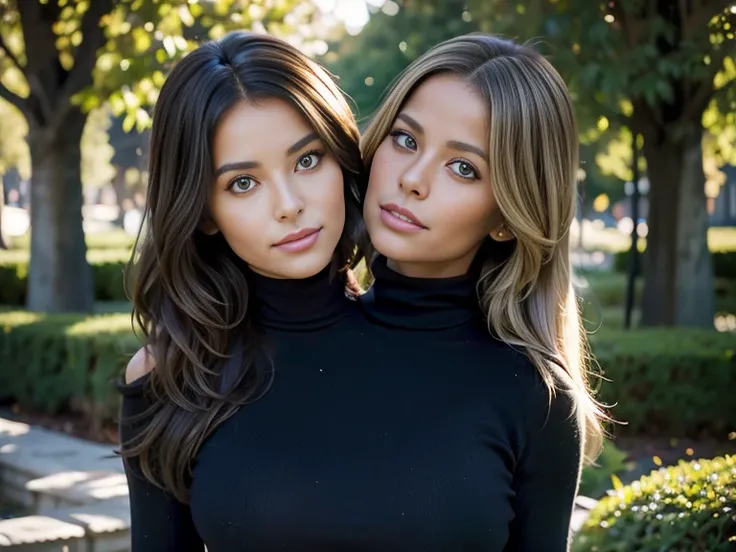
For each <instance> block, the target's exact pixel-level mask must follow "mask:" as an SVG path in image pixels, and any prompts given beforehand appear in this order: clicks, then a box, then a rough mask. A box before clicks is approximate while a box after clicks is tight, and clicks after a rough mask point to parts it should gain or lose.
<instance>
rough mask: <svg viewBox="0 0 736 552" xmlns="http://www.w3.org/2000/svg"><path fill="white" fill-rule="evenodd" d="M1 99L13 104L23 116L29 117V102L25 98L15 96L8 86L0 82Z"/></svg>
mask: <svg viewBox="0 0 736 552" xmlns="http://www.w3.org/2000/svg"><path fill="white" fill-rule="evenodd" d="M0 98H2V99H4V100H5V101H7V102H9V103H11V104H13V105H14V106H15V107H17V108H18V109H19V110H20V112H21V113H23V115H26V116H27V115H28V111H27V109H28V105H27V101H26V100H25V99H24V98H21V97H20V96H18V94H15V93H13V92H11V91H10V90H8V89H7V88H6V86H5V85H4V84H3V83H1V82H0Z"/></svg>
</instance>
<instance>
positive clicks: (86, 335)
mask: <svg viewBox="0 0 736 552" xmlns="http://www.w3.org/2000/svg"><path fill="white" fill-rule="evenodd" d="M735 27H736V3H734V2H733V1H726V0H702V1H699V2H684V1H675V0H671V1H666V0H665V1H662V0H659V1H651V2H644V1H641V0H609V1H597V0H526V1H521V0H519V1H513V0H311V1H309V0H301V1H297V0H170V1H164V0H124V1H113V0H94V1H90V0H0V176H1V177H2V178H1V179H0V228H1V232H0V409H2V410H1V411H0V416H2V418H3V419H7V420H14V421H16V422H21V423H27V424H31V425H32V426H33V427H38V426H42V427H47V428H51V429H53V430H55V431H58V432H62V433H66V434H69V435H72V436H74V437H77V438H80V439H83V440H86V441H93V442H96V443H104V444H106V445H112V444H115V443H117V433H116V429H115V416H116V412H117V405H118V403H117V400H118V399H117V396H116V394H115V391H114V389H113V387H112V385H111V381H113V380H114V379H115V378H116V377H118V376H119V374H120V372H121V369H122V368H123V367H124V365H125V364H126V362H127V358H128V357H129V355H130V353H131V352H132V351H134V350H135V349H136V348H137V347H138V340H137V338H136V337H135V335H134V334H133V332H132V330H131V324H130V305H129V303H128V301H127V299H126V295H125V291H124V285H123V284H124V282H123V276H124V268H125V264H126V262H127V261H128V259H129V258H130V255H131V250H132V247H133V242H134V239H135V234H136V233H137V231H138V228H139V227H140V225H141V216H142V210H143V208H144V205H145V193H146V184H147V173H146V163H147V143H148V136H149V135H148V132H149V127H150V116H151V112H152V111H151V109H152V106H153V105H154V104H155V101H156V98H157V94H158V91H159V89H160V87H161V84H162V83H163V82H164V80H165V78H166V74H167V72H168V70H169V69H170V67H171V65H172V64H173V63H175V62H176V60H178V59H180V58H181V57H182V56H184V55H186V53H187V52H188V51H191V49H192V48H194V47H196V45H197V44H198V43H200V42H201V41H203V40H206V39H208V38H219V37H221V36H223V35H224V34H225V33H227V32H228V31H230V30H236V29H251V30H255V31H258V32H269V33H273V34H275V35H277V36H279V37H282V38H285V39H287V40H289V41H290V42H292V43H294V44H296V45H297V46H299V47H300V48H301V49H303V50H304V51H305V52H307V53H308V54H309V55H310V56H312V57H313V58H314V59H316V60H317V61H319V62H321V63H323V64H324V65H325V66H327V67H328V68H329V70H330V71H331V72H332V73H334V74H335V76H336V78H337V79H338V82H339V84H340V86H341V87H342V88H343V90H344V91H345V92H346V93H347V94H348V95H349V96H350V98H351V101H352V104H353V106H354V109H355V113H356V116H357V117H358V119H359V121H360V122H361V125H362V124H364V123H365V121H366V120H367V118H368V117H369V116H370V114H371V113H372V111H373V110H374V109H375V107H376V106H377V105H378V103H379V102H380V101H381V98H382V96H383V93H384V91H385V89H386V87H387V86H388V85H389V83H390V82H391V80H392V79H393V78H394V77H395V76H396V75H397V73H399V72H400V71H401V70H402V69H403V68H404V67H405V66H406V65H407V64H408V63H409V62H410V61H411V60H413V59H414V58H416V57H417V56H418V55H419V54H421V53H422V52H424V51H426V50H427V49H428V48H429V47H431V46H432V45H434V44H436V43H437V42H439V41H441V40H444V39H446V38H450V37H452V36H456V35H458V34H463V33H468V32H474V31H484V32H492V33H496V34H500V35H503V36H506V37H509V38H513V39H516V40H519V41H523V42H525V41H530V42H532V43H533V44H535V47H536V48H537V49H539V50H540V51H542V52H543V53H544V54H545V55H546V56H547V57H548V58H549V59H550V61H551V62H552V63H553V64H554V65H555V66H556V67H557V68H558V70H559V71H560V72H561V74H562V75H563V77H564V78H565V80H566V82H567V83H568V85H569V88H570V92H571V94H572V96H573V99H574V102H575V108H576V113H577V118H578V123H579V131H580V141H581V149H580V152H581V166H580V170H579V172H578V186H579V205H578V207H579V209H578V217H577V219H576V221H575V222H574V224H573V228H572V237H573V243H574V262H575V265H576V272H577V278H578V281H577V283H578V292H579V296H580V304H581V308H582V309H583V312H584V315H585V321H586V322H585V323H586V329H587V330H588V331H589V332H590V340H591V349H592V353H593V354H594V355H595V358H596V361H597V364H596V365H597V366H598V367H599V368H600V370H598V372H599V375H598V376H596V377H595V378H594V384H595V386H596V387H597V388H598V390H599V391H598V393H599V394H598V398H599V399H600V400H601V401H603V402H604V403H606V404H609V405H615V406H613V408H611V414H612V416H613V417H614V418H615V419H616V420H617V423H616V424H613V425H612V426H611V427H610V428H609V431H610V433H611V435H610V438H609V439H608V441H607V444H606V448H605V450H604V453H603V455H602V456H601V458H600V459H599V461H598V465H597V466H594V467H590V468H586V470H585V472H584V474H583V479H582V485H581V495H583V496H586V497H590V498H592V499H594V500H595V501H598V500H599V499H602V500H600V501H599V502H598V503H597V506H596V507H595V508H594V509H593V512H592V514H590V515H589V516H588V517H587V519H588V521H587V522H586V525H585V526H584V527H583V529H582V532H581V533H579V534H578V537H577V540H576V547H577V548H578V549H579V550H600V551H604V550H611V551H613V550H649V549H650V548H647V546H652V548H651V550H663V549H666V550H731V549H732V548H728V547H729V546H734V548H733V549H736V540H729V539H730V538H731V537H734V538H736V537H735V536H736V519H735V518H734V511H735V510H734V509H736V488H735V487H736V483H734V481H735V480H736V475H735V473H736V460H734V458H733V457H731V456H728V455H729V453H734V452H736V84H735V83H736V39H735V37H734V33H735V32H736V31H735ZM448 101H452V99H451V98H448ZM0 438H2V430H0ZM3 451H4V449H3V447H2V446H0V466H2V462H3ZM668 467H669V468H668ZM660 469H661V471H657V472H654V473H653V474H652V475H651V476H648V475H647V474H649V473H650V472H652V470H660ZM667 469H669V470H670V471H667ZM642 476H645V477H644V478H643V479H641V480H640V479H639V478H641V477H642ZM632 483H633V484H632ZM592 504H595V503H589V505H590V507H592ZM588 509H590V508H588ZM23 513H28V511H27V508H26V509H25V510H24V509H23V508H19V507H18V506H17V505H13V504H12V501H10V500H8V499H7V497H5V498H4V497H3V494H2V489H1V488H0V515H2V516H5V517H17V516H19V515H21V514H23ZM1 523H3V522H2V521H0V524H1ZM647 535H648V536H647ZM652 535H655V537H652ZM657 539H659V540H657ZM643 543H644V544H643ZM646 543H649V544H646ZM652 543H653V544H652ZM663 543H664V544H663ZM666 543H670V545H667V546H669V547H665V548H661V546H665V545H666ZM675 543H680V544H675ZM682 543H684V544H682ZM655 546H659V548H656V547H655ZM677 546H681V548H677Z"/></svg>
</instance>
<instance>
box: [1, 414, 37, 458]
mask: <svg viewBox="0 0 736 552" xmlns="http://www.w3.org/2000/svg"><path fill="white" fill-rule="evenodd" d="M30 430H31V428H30V427H29V426H27V425H26V424H20V423H18V422H11V421H10V420H6V419H5V418H0V443H1V442H2V440H4V438H7V437H20V436H21V435H25V434H27V433H28V432H29V431H30ZM6 452H7V451H6Z"/></svg>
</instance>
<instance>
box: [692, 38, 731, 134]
mask: <svg viewBox="0 0 736 552" xmlns="http://www.w3.org/2000/svg"><path fill="white" fill-rule="evenodd" d="M726 55H727V52H726V49H725V48H722V49H721V50H720V52H718V53H717V54H716V53H714V54H713V56H712V57H711V61H710V66H711V70H710V71H709V72H708V74H707V75H706V76H705V77H704V78H703V80H701V81H700V83H698V85H697V88H696V89H695V92H694V93H693V95H692V98H691V99H690V102H689V103H688V105H687V107H686V108H685V109H684V110H683V112H682V119H683V120H684V121H690V120H695V121H696V122H700V118H701V117H702V116H703V111H705V108H706V107H708V104H709V103H710V99H711V98H712V97H713V92H714V88H713V79H714V78H715V76H716V73H718V71H720V70H721V67H723V61H724V59H725V58H726Z"/></svg>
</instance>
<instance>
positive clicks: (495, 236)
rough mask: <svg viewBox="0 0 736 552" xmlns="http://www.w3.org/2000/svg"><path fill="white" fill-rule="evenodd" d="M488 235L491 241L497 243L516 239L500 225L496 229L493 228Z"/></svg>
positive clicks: (504, 226)
mask: <svg viewBox="0 0 736 552" xmlns="http://www.w3.org/2000/svg"><path fill="white" fill-rule="evenodd" d="M488 235H489V236H490V237H491V239H492V240H493V241H497V242H507V241H511V240H515V239H516V236H514V234H513V232H511V230H509V229H508V228H507V227H506V225H505V224H501V225H500V226H499V227H498V228H494V229H493V230H491V231H490V233H489V234H488Z"/></svg>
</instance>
